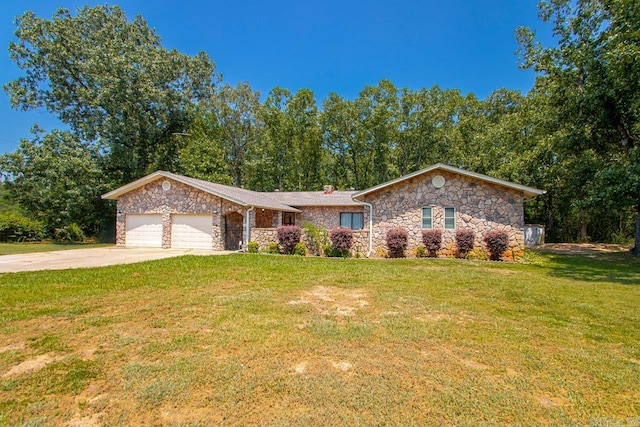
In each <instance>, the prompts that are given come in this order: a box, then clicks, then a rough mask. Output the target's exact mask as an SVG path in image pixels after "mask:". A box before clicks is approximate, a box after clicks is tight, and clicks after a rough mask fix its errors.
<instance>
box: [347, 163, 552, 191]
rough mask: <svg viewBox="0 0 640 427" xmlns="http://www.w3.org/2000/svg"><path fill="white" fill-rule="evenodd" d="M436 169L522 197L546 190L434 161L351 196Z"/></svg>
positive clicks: (377, 189) (379, 188) (385, 186)
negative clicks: (432, 163)
mask: <svg viewBox="0 0 640 427" xmlns="http://www.w3.org/2000/svg"><path fill="white" fill-rule="evenodd" d="M436 170H444V171H447V172H451V173H455V174H458V175H463V176H468V177H471V178H475V179H477V180H479V181H485V182H489V183H491V184H495V185H499V186H502V187H506V188H510V189H512V190H516V191H520V192H522V193H523V195H524V197H526V198H528V197H534V196H539V195H541V194H545V193H546V191H545V190H539V189H537V188H533V187H527V186H526V185H520V184H514V183H513V182H510V181H504V180H502V179H498V178H493V177H490V176H488V175H483V174H481V173H476V172H471V171H468V170H465V169H460V168H457V167H455V166H449V165H445V164H442V163H436V164H435V165H432V166H429V167H428V168H425V169H421V170H419V171H416V172H413V173H410V174H408V175H404V176H401V177H400V178H397V179H393V180H391V181H387V182H383V183H382V184H379V185H376V186H374V187H371V188H367V189H366V190H362V191H357V192H355V193H354V194H353V198H354V199H359V198H362V197H364V196H366V195H368V194H371V193H374V192H376V191H379V190H382V189H383V188H387V187H390V186H392V185H394V184H397V183H399V182H402V181H405V180H407V179H410V178H413V177H416V176H419V175H422V174H425V173H429V172H433V171H436Z"/></svg>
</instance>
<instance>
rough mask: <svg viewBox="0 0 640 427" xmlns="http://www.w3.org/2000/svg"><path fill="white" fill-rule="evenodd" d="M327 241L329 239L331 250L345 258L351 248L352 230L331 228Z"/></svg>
mask: <svg viewBox="0 0 640 427" xmlns="http://www.w3.org/2000/svg"><path fill="white" fill-rule="evenodd" d="M329 239H331V248H332V249H333V250H334V251H337V252H338V253H340V255H342V256H345V255H347V254H349V251H351V248H352V247H353V230H351V229H350V228H344V227H335V228H332V229H331V232H330V233H329Z"/></svg>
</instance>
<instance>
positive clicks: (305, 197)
mask: <svg viewBox="0 0 640 427" xmlns="http://www.w3.org/2000/svg"><path fill="white" fill-rule="evenodd" d="M355 193H356V192H355V191H334V192H332V193H330V194H325V193H324V192H323V191H273V192H270V193H263V194H267V195H269V197H271V198H272V199H274V200H277V201H279V202H280V203H284V204H285V205H289V206H362V202H358V201H356V200H353V197H352V196H353V194H355Z"/></svg>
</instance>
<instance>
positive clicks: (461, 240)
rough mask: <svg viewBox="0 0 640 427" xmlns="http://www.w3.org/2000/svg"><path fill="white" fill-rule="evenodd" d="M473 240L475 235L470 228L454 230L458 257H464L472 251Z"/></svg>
mask: <svg viewBox="0 0 640 427" xmlns="http://www.w3.org/2000/svg"><path fill="white" fill-rule="evenodd" d="M475 240H476V233H475V232H474V231H473V230H471V229H470V228H462V229H460V230H456V246H457V247H458V253H459V254H460V256H462V257H465V256H466V255H467V254H468V253H469V252H471V251H472V250H473V246H474V243H475Z"/></svg>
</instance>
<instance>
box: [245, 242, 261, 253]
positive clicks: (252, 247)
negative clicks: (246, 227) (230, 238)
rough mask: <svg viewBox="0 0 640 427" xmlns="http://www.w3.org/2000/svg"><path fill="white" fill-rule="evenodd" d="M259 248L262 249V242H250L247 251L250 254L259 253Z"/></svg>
mask: <svg viewBox="0 0 640 427" xmlns="http://www.w3.org/2000/svg"><path fill="white" fill-rule="evenodd" d="M259 250H260V243H258V242H249V244H248V245H247V251H248V252H249V253H250V254H257V253H258V251H259Z"/></svg>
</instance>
